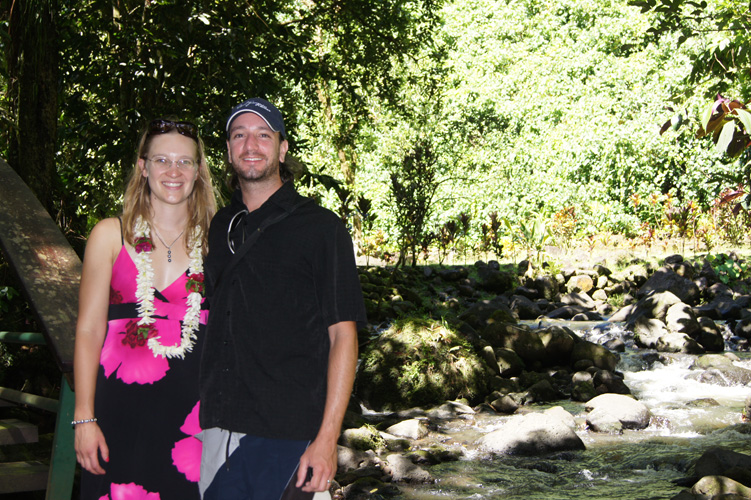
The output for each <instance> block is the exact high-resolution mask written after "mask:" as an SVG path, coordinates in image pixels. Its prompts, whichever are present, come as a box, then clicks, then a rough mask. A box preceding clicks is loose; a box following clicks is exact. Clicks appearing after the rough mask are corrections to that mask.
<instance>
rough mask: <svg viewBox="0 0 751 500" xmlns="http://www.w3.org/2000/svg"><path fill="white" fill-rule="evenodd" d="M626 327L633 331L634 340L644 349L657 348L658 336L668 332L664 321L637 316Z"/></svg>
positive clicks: (660, 336)
mask: <svg viewBox="0 0 751 500" xmlns="http://www.w3.org/2000/svg"><path fill="white" fill-rule="evenodd" d="M628 325H629V326H628V328H629V329H630V330H631V331H633V332H634V342H635V343H636V345H637V346H639V347H641V348H644V349H657V344H658V343H659V342H660V338H662V337H663V336H664V335H667V334H668V329H667V327H666V326H665V323H663V322H662V321H660V320H659V319H654V318H647V317H644V316H642V317H639V318H637V319H636V320H634V321H633V322H629V323H628Z"/></svg>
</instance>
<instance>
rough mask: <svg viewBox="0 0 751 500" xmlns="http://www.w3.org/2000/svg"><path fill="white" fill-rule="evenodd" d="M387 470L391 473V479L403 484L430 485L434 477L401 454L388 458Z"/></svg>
mask: <svg viewBox="0 0 751 500" xmlns="http://www.w3.org/2000/svg"><path fill="white" fill-rule="evenodd" d="M386 469H387V472H390V473H391V479H392V480H393V481H395V482H401V483H429V482H432V480H433V479H432V477H431V476H430V473H428V472H427V471H426V470H425V469H423V468H422V467H420V466H418V465H415V464H414V463H413V462H412V460H410V459H409V458H407V457H404V456H402V455H399V454H396V453H394V454H392V455H388V456H387V457H386Z"/></svg>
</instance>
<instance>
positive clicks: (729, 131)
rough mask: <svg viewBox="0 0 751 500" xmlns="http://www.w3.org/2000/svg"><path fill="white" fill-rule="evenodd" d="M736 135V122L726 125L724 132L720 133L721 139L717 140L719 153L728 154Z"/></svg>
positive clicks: (723, 128)
mask: <svg viewBox="0 0 751 500" xmlns="http://www.w3.org/2000/svg"><path fill="white" fill-rule="evenodd" d="M734 133H735V121H732V120H731V121H729V122H727V123H726V124H725V126H723V127H722V132H720V137H719V138H718V139H717V145H716V147H717V151H718V152H720V153H723V154H724V153H726V152H727V150H728V146H729V145H730V141H732V140H733V134H734Z"/></svg>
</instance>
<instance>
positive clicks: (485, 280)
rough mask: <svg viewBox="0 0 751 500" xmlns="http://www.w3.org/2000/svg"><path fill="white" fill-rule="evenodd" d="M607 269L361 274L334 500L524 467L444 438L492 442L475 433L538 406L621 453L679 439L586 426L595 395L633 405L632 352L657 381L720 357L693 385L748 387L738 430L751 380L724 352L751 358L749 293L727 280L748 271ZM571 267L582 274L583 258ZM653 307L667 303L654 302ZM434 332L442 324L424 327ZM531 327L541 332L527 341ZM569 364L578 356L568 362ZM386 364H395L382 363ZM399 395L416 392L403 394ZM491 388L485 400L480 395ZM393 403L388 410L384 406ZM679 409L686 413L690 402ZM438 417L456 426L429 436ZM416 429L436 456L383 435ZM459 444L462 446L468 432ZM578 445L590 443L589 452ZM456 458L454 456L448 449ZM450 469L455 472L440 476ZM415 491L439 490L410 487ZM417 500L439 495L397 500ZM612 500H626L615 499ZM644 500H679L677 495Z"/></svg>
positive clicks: (666, 265) (489, 266)
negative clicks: (651, 441) (364, 328)
mask: <svg viewBox="0 0 751 500" xmlns="http://www.w3.org/2000/svg"><path fill="white" fill-rule="evenodd" d="M610 257H611V259H615V260H616V261H617V262H619V264H618V267H616V268H615V270H613V269H610V268H608V267H607V266H606V265H605V264H606V263H609V262H611V261H610V260H607V259H600V260H599V262H598V263H597V264H596V265H593V267H592V268H586V267H584V266H581V265H578V266H576V267H564V266H563V265H562V264H558V265H554V266H551V265H547V266H535V265H534V263H530V262H522V263H521V265H519V266H514V265H508V264H507V265H501V264H500V263H493V262H488V263H485V262H478V263H475V264H474V265H472V266H424V267H418V268H402V269H397V270H393V269H388V268H363V269H362V270H361V278H362V283H363V290H364V293H365V296H366V302H367V303H368V307H369V311H368V312H369V314H370V318H371V324H372V327H371V329H370V330H369V331H368V332H366V333H365V334H363V335H362V336H361V340H362V346H363V348H364V352H363V356H362V362H361V366H360V371H359V374H358V386H357V389H356V397H357V398H360V402H361V403H362V404H363V408H365V409H364V411H363V410H362V409H361V408H352V410H353V411H352V412H351V413H350V414H349V415H348V425H347V426H348V427H349V429H348V430H345V432H344V434H343V440H342V443H343V444H344V445H345V447H346V450H349V451H344V452H343V455H344V456H345V457H349V461H347V460H345V461H344V462H343V463H342V464H340V474H339V475H338V476H337V479H338V480H340V481H341V482H340V486H342V487H341V489H339V490H338V494H340V495H342V496H343V497H345V498H378V497H379V496H378V495H380V497H384V496H394V497H395V498H435V497H436V496H435V495H436V492H435V485H436V484H445V481H446V478H445V474H444V473H441V472H440V471H443V470H451V469H452V467H459V468H462V467H463V466H462V465H461V464H464V463H465V462H470V463H471V464H473V465H472V466H470V468H474V466H475V465H478V464H487V463H491V464H496V465H498V464H507V463H508V460H512V461H513V460H516V458H513V459H512V458H511V457H512V455H508V454H503V453H501V454H500V458H498V456H497V455H493V454H492V453H490V454H488V452H487V450H485V451H481V450H482V447H481V446H479V445H477V443H476V441H475V440H474V438H473V439H469V438H466V439H462V440H457V439H458V438H447V437H446V436H447V435H450V433H446V432H441V429H442V428H450V429H453V428H462V427H464V426H468V428H470V429H474V430H475V431H476V430H477V429H478V428H484V427H483V424H478V421H482V420H483V419H486V418H487V419H490V420H499V421H505V420H509V419H516V418H521V417H522V416H524V415H526V414H529V413H537V412H538V411H542V408H543V406H544V405H547V406H548V407H550V406H561V407H562V408H565V409H566V410H568V412H567V413H568V414H569V415H570V416H571V420H573V421H574V422H575V425H574V426H573V427H572V430H573V431H574V432H575V433H576V434H577V436H579V435H585V436H586V435H596V436H606V438H605V439H600V438H599V437H598V438H597V440H598V441H608V440H610V439H611V438H612V437H613V436H615V441H616V442H618V443H621V444H628V443H629V441H628V440H625V441H624V438H623V436H624V435H628V434H632V433H639V434H640V435H647V436H651V435H653V433H654V430H655V429H658V432H662V433H665V432H667V433H668V434H669V433H670V431H669V430H668V431H666V429H670V428H671V426H670V424H668V422H669V421H670V419H668V418H667V417H665V416H661V415H659V414H658V415H654V414H651V413H650V415H651V416H650V418H649V419H648V421H647V425H646V426H645V427H644V428H643V429H641V430H632V429H630V428H628V427H627V426H624V425H623V422H622V421H619V420H618V419H615V421H612V419H611V422H610V423H607V425H610V427H608V428H607V429H608V430H607V431H606V432H599V433H598V432H597V431H596V430H593V429H595V428H596V427H597V425H605V424H602V423H600V424H597V423H595V422H592V419H590V418H589V417H588V416H586V415H587V413H588V412H587V411H586V410H583V408H585V407H586V404H587V402H588V401H589V400H590V399H593V398H594V397H596V396H597V395H598V394H610V393H612V394H621V395H623V394H630V393H632V390H631V388H630V386H629V384H630V382H629V380H628V379H626V378H625V376H624V372H623V368H622V366H621V362H622V359H623V358H624V357H627V356H626V352H627V351H631V350H633V351H634V352H636V353H637V354H636V356H637V358H638V359H640V360H642V361H641V363H643V364H644V366H642V367H641V368H640V369H639V370H638V371H640V372H644V371H650V370H652V367H653V366H655V364H659V365H665V366H668V365H670V364H672V361H671V360H672V359H673V358H671V356H672V357H674V356H693V357H700V356H703V355H704V353H706V352H707V351H709V352H723V353H725V354H723V355H722V356H720V357H722V358H726V359H728V360H730V366H723V364H722V363H720V364H719V365H711V366H710V365H706V366H704V367H702V368H699V367H698V366H697V367H696V368H695V369H694V373H693V374H692V375H691V376H692V377H693V378H698V379H703V380H702V381H701V382H700V383H704V384H709V385H710V386H711V385H713V384H716V383H717V381H718V380H719V379H722V378H723V377H724V378H726V379H727V376H728V375H732V376H733V377H740V378H736V379H733V381H732V382H731V385H732V384H739V385H738V387H739V389H738V398H736V401H735V402H734V403H733V404H730V405H729V407H728V410H727V411H728V412H729V414H730V415H734V417H733V418H735V419H737V421H740V414H741V411H742V409H743V408H742V404H740V403H739V401H743V400H744V398H745V396H746V395H745V393H744V392H743V391H744V389H742V388H743V387H745V385H743V384H745V383H746V382H747V381H748V379H745V378H744V377H746V376H748V375H749V374H751V370H748V369H747V368H744V367H742V366H738V365H737V364H736V363H737V362H739V360H735V361H734V360H733V359H732V356H730V357H728V356H727V350H728V349H729V350H736V351H737V350H740V351H741V352H742V351H743V350H744V349H746V346H747V345H748V342H747V340H748V339H745V342H744V338H745V337H743V336H740V335H737V333H739V332H737V331H734V330H736V329H737V326H738V324H743V321H744V320H745V319H747V316H748V304H749V302H748V301H749V298H748V295H747V294H746V292H747V290H748V282H747V281H746V280H745V278H743V277H739V278H738V279H732V280H730V279H728V282H727V283H725V282H723V277H724V275H723V273H724V272H725V271H723V270H722V269H723V268H722V267H721V266H722V265H724V264H738V266H739V267H741V268H743V267H744V266H745V262H744V261H743V259H742V258H740V257H737V256H734V255H731V254H725V255H723V256H722V258H721V260H714V261H713V262H710V261H709V259H706V258H702V257H703V256H702V257H700V258H698V259H694V260H690V259H683V257H682V256H680V255H675V254H674V255H672V256H668V258H666V259H664V260H654V261H648V262H645V261H640V260H638V259H636V260H633V259H632V260H627V258H624V257H622V256H617V255H615V254H613V255H611V256H610ZM572 258H573V259H574V260H575V261H577V262H580V261H581V259H579V258H578V257H576V256H573V257H572ZM624 266H625V267H624ZM656 277H657V278H656ZM657 296H659V298H660V300H655V297H657ZM629 308H630V309H629ZM671 308H672V309H671ZM668 310H672V311H673V313H671V315H670V318H672V319H669V318H668ZM676 311H681V314H682V316H680V315H679V316H678V317H677V316H676ZM618 313H620V314H621V316H622V319H621V321H622V324H626V325H629V326H628V328H627V329H625V330H624V329H622V328H621V330H620V331H621V332H622V333H617V334H615V333H613V332H612V331H611V330H612V329H611V328H610V326H612V323H610V322H608V321H607V318H610V317H612V316H613V315H617V314H618ZM676 317H677V319H676ZM409 318H412V320H410V319H409ZM417 318H422V319H420V320H417ZM427 318H440V321H439V323H433V324H428V325H427V326H426V325H425V323H424V321H426V319H427ZM702 318H707V319H708V320H709V321H706V320H703V319H702ZM561 321H566V322H568V321H572V322H571V323H569V326H572V327H573V326H574V325H581V326H586V328H587V330H586V332H585V333H582V332H581V331H580V332H575V331H574V330H575V329H576V328H569V327H568V326H566V325H565V324H563V325H561V324H560V322H561ZM421 322H422V323H421ZM556 322H557V323H558V324H555V323H556ZM629 322H630V323H629ZM657 322H659V323H660V324H657ZM407 323H412V324H413V326H414V324H417V325H418V328H417V330H418V331H419V329H420V328H419V325H422V328H423V331H424V332H425V333H424V334H423V335H420V334H416V333H415V331H414V330H415V328H412V330H410V332H409V339H408V340H406V339H401V340H400V339H399V335H400V333H399V332H397V331H394V325H397V326H398V325H402V326H401V327H400V328H401V330H407V328H405V327H404V325H405V324H407ZM709 323H711V325H710V324H709ZM530 324H533V325H535V326H540V327H543V328H530V326H529V325H530ZM619 324H621V323H619ZM609 325H610V326H609ZM645 325H647V326H650V327H651V329H646V328H645ZM660 325H662V326H660ZM658 327H659V328H658ZM655 328H656V329H655ZM660 328H662V330H660ZM398 329H399V328H397V330H398ZM436 332H438V333H436ZM402 333H403V332H402ZM740 333H743V331H741V332H740ZM718 338H719V343H718ZM708 339H711V340H708ZM705 345H706V347H705ZM719 345H721V346H722V347H718V346H719ZM399 346H406V347H407V348H406V349H405V348H402V349H399V348H398V347H399ZM574 352H577V355H576V356H572V353H574ZM373 353H379V356H380V358H379V359H380V363H381V364H382V365H387V366H386V369H385V370H381V371H379V370H377V369H374V368H373V367H374V365H377V364H378V363H376V362H374V361H373ZM628 357H630V356H628ZM388 358H395V359H392V362H391V363H387V362H386V360H387V359H388ZM613 359H615V361H613ZM483 364H484V365H485V366H486V367H487V370H486V371H485V373H484V375H485V378H483V374H482V373H480V372H482V371H483V370H481V369H479V368H478V367H480V366H482V365H483ZM437 367H440V368H437ZM467 367H470V369H467ZM488 372H489V375H488ZM368 373H370V375H368ZM718 373H719V374H720V376H719V379H718V375H717V374H718ZM440 374H443V376H440ZM447 374H448V375H450V376H446V375H447ZM389 378H391V379H393V380H391V385H389V384H385V390H382V391H380V395H379V396H377V397H374V394H375V393H376V392H377V391H376V390H375V389H374V387H376V386H378V385H379V384H381V385H384V383H383V381H384V380H388V379H389ZM468 382H471V383H468ZM483 383H484V384H485V385H484V386H483ZM405 385H406V386H410V387H411V389H412V390H408V391H407V392H404V390H403V389H404V386H405ZM483 387H484V389H485V391H487V392H485V393H484V394H483V392H484V391H483ZM437 389H440V390H437ZM452 391H453V393H452ZM389 393H391V395H392V399H391V400H389V399H388V398H387V397H384V394H386V395H388V394H389ZM452 394H453V396H455V398H452V397H451V395H452ZM439 395H440V396H442V397H443V396H446V397H445V398H444V400H442V401H440V402H439V401H434V403H436V404H435V405H430V404H421V405H417V406H416V405H415V404H414V403H415V402H416V401H423V402H424V403H426V402H427V401H429V399H430V398H431V397H433V398H436V397H438V396H439ZM461 397H464V399H463V400H462V402H453V403H450V402H446V400H449V399H458V398H461ZM623 397H626V396H623ZM421 398H422V399H421ZM637 399H638V395H637ZM374 402H375V404H374ZM441 402H443V403H444V404H442V405H441V404H440V403H441ZM675 404H677V405H681V404H682V405H684V406H685V402H683V403H680V402H676V403H675ZM692 404H693V403H692ZM540 405H543V406H540ZM572 405H573V406H572ZM441 415H442V417H441ZM376 417H377V418H376ZM407 417H410V418H407ZM439 417H440V418H444V419H445V422H449V423H444V424H439V423H435V422H434V420H433V419H434V418H439ZM378 418H380V419H381V420H378ZM421 419H422V420H423V424H424V425H425V426H426V427H427V434H426V436H430V435H431V433H433V432H438V433H437V434H436V435H435V436H434V437H433V439H432V442H431V443H430V444H426V443H423V442H421V441H420V439H424V438H422V437H420V438H414V439H413V440H411V441H410V438H405V437H396V438H392V437H391V434H390V433H389V432H388V429H389V428H390V427H391V426H393V425H394V424H395V423H400V422H403V421H409V420H417V423H414V422H413V423H412V424H410V425H414V426H416V427H417V429H418V430H414V429H412V430H411V431H410V432H417V433H418V434H417V435H419V433H420V432H422V431H420V430H419V429H420V426H419V425H418V424H419V423H420V422H421ZM478 419H479V420H478ZM566 419H567V417H566V418H564V420H566ZM452 422H453V423H452ZM582 422H583V423H582ZM358 423H359V424H361V425H359V426H358V425H357V424H358ZM363 425H365V427H364V428H365V429H366V430H367V429H371V432H370V434H368V433H367V432H363V431H362V429H363ZM402 425H407V424H402ZM618 425H620V428H618ZM727 425H731V424H730V423H729V422H728V423H727ZM723 426H725V424H723ZM603 428H604V427H603ZM373 429H374V431H373ZM644 429H649V430H644ZM660 429H661V430H660ZM353 430H354V431H357V432H359V433H360V435H359V436H360V437H359V438H357V439H353V440H352V439H351V438H352V434H355V435H358V434H357V432H353ZM392 431H393V429H392ZM692 432H703V430H699V431H692ZM384 433H385V436H384ZM459 434H460V435H465V436H466V435H467V432H465V431H461V432H459ZM348 436H349V437H348ZM580 439H582V442H585V443H586V439H584V438H582V437H580ZM457 444H458V449H457V448H456V447H455V446H448V449H446V446H445V445H457ZM442 445H444V446H442ZM650 446H651V445H650ZM586 448H587V449H586V451H576V450H573V451H565V450H557V451H556V452H557V453H563V454H564V456H567V455H565V454H566V453H576V454H582V453H583V454H584V455H577V456H581V457H583V458H582V459H583V460H586V459H587V458H586V457H587V456H590V453H589V452H590V448H592V445H591V444H589V443H588V444H586ZM353 450H354V451H356V452H357V453H353ZM361 453H365V455H362V454H361ZM618 453H622V451H621V452H618ZM488 457H495V458H488ZM499 460H500V462H499ZM539 460H540V459H539V458H538V461H539ZM542 460H543V462H544V461H545V460H547V458H544V459H542ZM574 461H576V460H574ZM533 462H534V460H533ZM452 463H455V464H456V465H446V464H452ZM580 465H581V464H580ZM689 465H690V464H683V465H680V464H678V465H675V467H674V470H675V475H676V476H678V475H681V474H685V473H687V471H688V469H689ZM478 466H479V465H478ZM504 467H505V465H504ZM544 467H545V466H543V468H544ZM492 468H493V466H491V469H492ZM532 469H534V470H537V469H535V468H534V467H532ZM367 471H370V472H371V473H372V474H370V473H368V472H367ZM430 471H433V473H432V474H431V472H430ZM580 472H581V471H580ZM436 473H437V474H438V476H443V477H442V478H441V479H439V483H435V480H436V477H434V476H433V475H434V474H436ZM537 473H540V471H538V472H537ZM582 473H583V472H582ZM410 474H412V475H410ZM585 475H586V474H585ZM471 476H472V474H469V476H468V477H471ZM554 476H555V474H553V477H554ZM452 477H453V476H452ZM677 479H678V478H677V477H674V478H673V480H677ZM363 481H364V485H365V486H363ZM441 481H444V483H441ZM414 482H418V483H425V484H429V485H433V486H425V487H422V488H420V487H415V486H409V485H410V484H412V483H414ZM439 489H440V487H439ZM411 490H415V491H422V492H425V491H432V492H433V493H430V495H429V496H426V497H422V496H420V495H421V494H417V495H418V496H401V495H406V494H407V493H405V492H408V491H411ZM680 490H681V488H680V487H679V486H676V485H673V487H672V489H671V491H672V492H673V493H676V492H678V491H680ZM506 494H508V492H507V493H506ZM373 495H376V496H373ZM431 495H434V496H431ZM472 495H474V496H466V498H494V496H493V495H490V496H485V495H483V494H481V493H478V492H475V493H472ZM478 495H479V496H478ZM661 495H662V494H661ZM452 498H465V497H464V496H455V497H453V496H452ZM519 498H521V496H520V497H519ZM525 498H533V497H530V496H525ZM546 498H555V497H550V496H547V497H546ZM566 498H574V497H566ZM580 498H609V497H608V496H594V497H586V496H582V497H580ZM612 498H616V497H612ZM618 498H628V497H626V496H623V495H622V494H621V495H619V496H618ZM645 498H646V497H645ZM650 498H672V495H671V496H654V497H650Z"/></svg>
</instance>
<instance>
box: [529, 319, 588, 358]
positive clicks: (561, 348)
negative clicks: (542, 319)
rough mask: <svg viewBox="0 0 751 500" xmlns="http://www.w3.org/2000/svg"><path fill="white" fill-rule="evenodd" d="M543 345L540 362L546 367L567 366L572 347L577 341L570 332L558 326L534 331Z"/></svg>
mask: <svg viewBox="0 0 751 500" xmlns="http://www.w3.org/2000/svg"><path fill="white" fill-rule="evenodd" d="M534 333H536V334H537V336H538V338H539V339H540V342H541V343H542V345H543V349H544V357H543V359H542V362H543V363H544V364H545V365H548V366H554V365H561V364H568V362H569V358H570V356H571V352H572V351H573V349H574V345H576V343H577V342H578V341H579V339H578V338H577V337H576V334H574V333H573V332H572V331H571V330H569V329H568V328H563V327H560V326H551V327H549V328H543V329H540V330H535V331H534Z"/></svg>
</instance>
